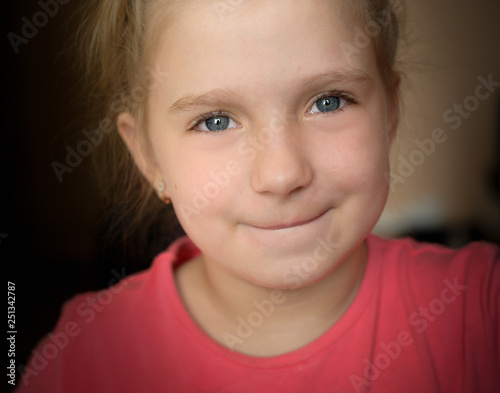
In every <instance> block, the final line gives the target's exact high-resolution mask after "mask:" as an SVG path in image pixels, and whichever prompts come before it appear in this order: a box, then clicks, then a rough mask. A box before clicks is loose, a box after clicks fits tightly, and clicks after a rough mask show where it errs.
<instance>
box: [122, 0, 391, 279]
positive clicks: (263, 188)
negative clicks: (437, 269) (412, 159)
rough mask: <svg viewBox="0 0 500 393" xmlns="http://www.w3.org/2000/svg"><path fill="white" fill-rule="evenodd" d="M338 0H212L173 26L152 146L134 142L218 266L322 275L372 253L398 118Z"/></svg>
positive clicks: (263, 275)
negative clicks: (368, 247)
mask: <svg viewBox="0 0 500 393" xmlns="http://www.w3.org/2000/svg"><path fill="white" fill-rule="evenodd" d="M222 3H224V7H221V5H222ZM237 3H238V4H237ZM231 4H234V5H231ZM331 4H332V1H328V2H327V1H324V0H289V1H286V2H283V1H282V0H266V1H252V2H220V1H198V2H196V3H195V5H194V4H191V5H189V6H186V7H185V8H184V9H183V10H182V11H180V13H179V14H178V15H177V17H176V21H175V24H174V25H172V26H170V27H169V28H168V29H166V30H165V31H164V32H163V34H162V36H161V41H160V46H159V50H158V51H157V54H156V58H155V64H154V66H153V68H154V69H158V68H159V69H161V71H162V72H163V73H164V74H163V75H166V77H164V78H163V80H162V82H161V85H160V86H159V87H158V88H156V89H155V90H154V91H152V93H151V96H150V100H149V107H148V112H147V122H148V129H147V132H148V134H149V138H150V142H151V151H152V154H151V153H148V152H147V151H146V150H144V151H143V150H141V148H140V147H139V144H137V145H136V146H135V147H134V142H133V141H132V142H130V140H129V146H131V149H132V151H133V152H135V157H136V159H137V157H142V158H139V159H137V161H138V162H139V165H142V169H143V171H144V172H147V173H149V177H150V180H151V181H152V182H153V184H156V183H157V182H158V181H163V180H164V181H165V183H166V186H167V190H168V193H169V195H170V196H171V199H172V201H173V205H174V208H175V210H176V213H177V216H178V218H179V220H180V222H181V224H182V226H183V228H184V229H185V231H186V233H187V234H188V235H189V236H190V237H191V239H192V240H193V241H194V243H195V244H196V245H197V246H198V247H199V248H200V249H201V250H202V253H203V260H204V262H205V263H206V265H207V266H210V268H212V269H222V271H224V272H225V273H226V274H227V273H229V274H231V275H232V276H235V277H238V278H241V279H243V280H245V281H247V282H251V283H254V284H258V285H263V286H266V287H275V288H290V287H298V286H305V285H308V284H311V283H313V282H315V281H317V280H319V279H321V278H322V277H324V276H325V275H327V274H328V273H330V272H331V271H332V270H333V269H334V268H335V267H336V266H337V265H338V264H339V263H340V262H342V261H344V260H346V258H352V257H355V256H356V255H357V256H359V255H361V253H362V252H363V251H362V242H363V240H364V239H365V237H366V236H367V234H368V233H369V232H370V231H371V229H372V228H373V226H374V225H375V223H376V221H377V219H378V218H379V216H380V214H381V212H382V209H383V206H384V204H385V201H386V197H387V192H388V183H387V181H386V178H385V176H384V175H385V174H386V173H387V172H388V170H389V167H388V148H389V139H390V135H391V134H392V129H393V128H394V126H395V124H394V123H395V122H396V121H395V120H391V119H393V118H395V117H396V116H389V115H388V114H389V113H392V111H390V112H389V109H390V108H389V105H388V101H387V97H386V95H385V93H384V87H383V84H382V80H381V77H380V75H379V72H378V69H377V66H376V61H375V55H374V51H373V48H372V46H368V47H365V48H357V49H356V52H357V53H353V52H352V51H350V52H346V47H349V48H351V49H352V48H356V47H355V40H354V35H355V30H354V23H353V21H352V20H348V19H346V18H344V17H343V16H341V15H336V14H335V13H334V12H333V10H332V5H331ZM361 28H363V26H361ZM129 125H133V124H132V123H131V124H129ZM132 139H133V138H132ZM141 162H143V163H142V164H141Z"/></svg>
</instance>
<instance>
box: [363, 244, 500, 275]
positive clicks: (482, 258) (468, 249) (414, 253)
mask: <svg viewBox="0 0 500 393" xmlns="http://www.w3.org/2000/svg"><path fill="white" fill-rule="evenodd" d="M368 247H369V251H371V252H373V254H374V255H375V256H376V257H377V258H379V259H383V260H384V262H387V263H388V264H394V265H400V266H401V265H402V266H406V267H408V268H411V269H415V270H417V271H418V270H420V269H422V270H426V269H432V270H434V271H435V270H452V271H457V272H458V271H460V270H461V271H463V272H472V271H481V270H485V269H486V270H491V269H494V268H495V266H497V265H498V264H499V263H500V247H499V246H498V245H495V244H492V243H487V242H472V243H470V244H468V245H466V246H464V247H462V248H459V249H453V248H450V247H446V246H443V245H439V244H433V243H426V242H418V241H416V240H414V239H412V238H402V239H385V238H382V237H379V236H376V235H370V237H369V238H368Z"/></svg>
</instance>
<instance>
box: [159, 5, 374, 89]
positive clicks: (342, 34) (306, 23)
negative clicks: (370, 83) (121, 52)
mask: <svg viewBox="0 0 500 393" xmlns="http://www.w3.org/2000/svg"><path fill="white" fill-rule="evenodd" d="M336 4H337V2H336V1H328V0H260V1H259V0H256V1H243V0H241V1H236V0H232V1H229V0H228V1H208V0H201V1H194V2H189V3H187V4H186V5H185V6H184V7H182V9H181V10H179V11H177V13H176V15H175V22H174V23H173V24H171V25H169V26H167V27H166V28H165V29H163V31H162V33H161V36H160V39H159V47H158V50H157V51H156V55H155V58H154V61H155V62H156V63H157V64H159V66H160V67H161V68H162V69H166V70H167V72H169V73H170V75H171V82H172V83H171V84H170V87H171V88H172V89H173V90H175V89H176V88H177V87H179V88H182V89H183V90H187V92H189V91H190V90H193V92H194V91H196V90H199V89H210V88H214V87H221V86H213V84H214V83H216V84H219V85H220V83H221V81H223V83H224V84H225V85H227V86H230V85H235V84H239V85H241V84H244V83H245V82H247V83H252V84H254V85H256V86H258V85H261V86H269V83H274V84H279V83H281V82H283V83H287V81H290V80H291V79H293V78H294V77H297V76H298V75H301V76H304V77H308V76H311V75H314V74H315V73H317V74H323V73H325V72H327V71H328V70H332V69H333V70H334V69H339V70H342V71H346V70H347V71H348V70H350V69H354V70H361V71H362V72H364V73H365V74H367V75H368V76H370V77H373V76H374V75H373V74H374V73H376V67H375V57H374V52H373V48H372V45H369V46H368V47H365V48H362V49H361V50H359V49H358V50H357V51H355V53H352V52H350V53H349V56H346V48H349V47H351V48H352V47H353V43H354V39H355V29H354V26H355V23H354V20H352V19H351V18H348V17H346V15H342V13H341V12H340V9H341V6H340V5H338V6H336ZM347 74H348V73H347ZM208 76H210V77H209V78H208ZM180 82H182V86H181V87H180V86H179V83H180ZM222 87H224V86H222ZM174 93H175V92H174ZM179 93H181V92H179ZM182 93H186V91H182Z"/></svg>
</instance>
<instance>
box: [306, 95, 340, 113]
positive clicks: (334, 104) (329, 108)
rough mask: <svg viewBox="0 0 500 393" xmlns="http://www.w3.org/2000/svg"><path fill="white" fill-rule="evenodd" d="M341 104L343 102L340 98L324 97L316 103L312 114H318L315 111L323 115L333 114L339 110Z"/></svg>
mask: <svg viewBox="0 0 500 393" xmlns="http://www.w3.org/2000/svg"><path fill="white" fill-rule="evenodd" d="M341 104H342V102H341V99H340V98H339V97H335V96H328V97H323V98H320V99H319V100H318V101H316V102H315V103H314V105H313V106H312V108H311V112H312V113H315V112H316V111H315V109H316V110H317V111H319V112H322V113H326V112H333V111H336V110H337V109H339V108H340V106H341Z"/></svg>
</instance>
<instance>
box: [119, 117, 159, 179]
mask: <svg viewBox="0 0 500 393" xmlns="http://www.w3.org/2000/svg"><path fill="white" fill-rule="evenodd" d="M116 128H117V129H118V133H119V134H120V136H121V138H122V139H123V141H124V142H125V144H126V145H127V147H128V150H129V151H130V154H131V155H132V158H133V159H134V162H135V164H136V165H137V167H138V168H139V170H140V171H141V173H142V174H143V175H144V177H145V178H146V179H147V180H148V181H149V183H151V184H152V185H153V187H155V188H156V185H157V184H158V183H159V182H160V181H163V176H162V174H161V171H160V169H159V167H158V164H157V161H156V158H155V156H154V153H153V151H152V150H151V148H150V147H149V145H148V143H147V141H146V140H145V138H143V137H142V135H141V134H140V132H141V130H140V129H139V128H138V126H137V122H136V119H135V118H134V116H132V114H130V113H129V112H122V113H120V114H119V115H118V117H117V119H116Z"/></svg>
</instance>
